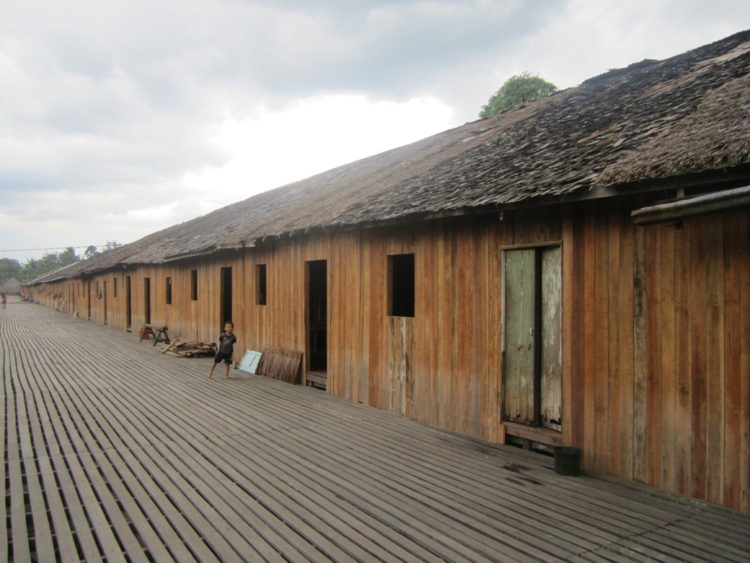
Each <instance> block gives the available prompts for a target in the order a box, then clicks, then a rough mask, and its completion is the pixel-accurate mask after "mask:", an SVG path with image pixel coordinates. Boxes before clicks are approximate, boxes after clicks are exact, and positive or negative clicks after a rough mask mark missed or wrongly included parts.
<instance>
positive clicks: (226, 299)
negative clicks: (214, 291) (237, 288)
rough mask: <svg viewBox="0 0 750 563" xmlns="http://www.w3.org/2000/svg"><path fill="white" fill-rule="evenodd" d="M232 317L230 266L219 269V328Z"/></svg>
mask: <svg viewBox="0 0 750 563" xmlns="http://www.w3.org/2000/svg"><path fill="white" fill-rule="evenodd" d="M232 320H234V319H233V317H232V268H222V269H221V328H222V329H223V328H224V323H226V322H228V321H232Z"/></svg>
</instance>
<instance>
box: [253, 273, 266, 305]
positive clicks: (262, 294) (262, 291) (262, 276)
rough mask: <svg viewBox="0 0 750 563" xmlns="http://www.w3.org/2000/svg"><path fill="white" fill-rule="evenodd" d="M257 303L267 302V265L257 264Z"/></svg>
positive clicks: (263, 303)
mask: <svg viewBox="0 0 750 563" xmlns="http://www.w3.org/2000/svg"><path fill="white" fill-rule="evenodd" d="M255 303H257V304H258V305H265V304H266V265H265V264H257V265H256V266H255Z"/></svg>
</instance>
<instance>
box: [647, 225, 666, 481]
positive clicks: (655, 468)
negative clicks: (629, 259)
mask: <svg viewBox="0 0 750 563" xmlns="http://www.w3.org/2000/svg"><path fill="white" fill-rule="evenodd" d="M662 228H663V227H662V226H656V227H646V229H645V230H646V302H647V303H648V306H647V309H646V334H647V341H646V342H647V344H646V345H647V350H646V358H647V375H646V377H647V399H646V405H647V406H646V409H647V411H646V482H647V483H649V484H651V485H654V486H656V487H658V486H659V485H660V482H661V466H662V449H663V448H662V443H661V428H662V400H663V397H662V377H661V375H662V374H661V361H660V360H661V340H660V338H659V324H660V314H661V307H660V298H661V293H660V289H661V283H660V281H661V267H660V266H661V261H662V259H663V256H662V253H661V251H662V245H661V244H659V242H660V241H659V233H660V229H662Z"/></svg>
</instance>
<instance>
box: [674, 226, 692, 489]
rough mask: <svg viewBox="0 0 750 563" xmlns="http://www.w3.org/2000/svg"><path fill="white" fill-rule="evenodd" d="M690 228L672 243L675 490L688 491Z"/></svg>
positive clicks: (679, 231)
mask: <svg viewBox="0 0 750 563" xmlns="http://www.w3.org/2000/svg"><path fill="white" fill-rule="evenodd" d="M691 233H692V231H691V229H689V228H680V229H679V230H678V231H677V232H676V233H675V234H676V240H675V284H674V285H675V310H676V312H675V339H676V343H675V346H676V349H677V352H676V362H675V393H676V398H675V406H674V424H675V439H674V490H675V492H677V493H679V494H688V493H689V491H690V419H691V403H690V387H691V386H690V372H691V370H692V366H691V358H690V324H691V319H690V311H689V308H690V280H691V278H692V277H693V271H692V254H691V247H692V242H691Z"/></svg>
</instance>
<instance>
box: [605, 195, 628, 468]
mask: <svg viewBox="0 0 750 563" xmlns="http://www.w3.org/2000/svg"><path fill="white" fill-rule="evenodd" d="M607 210H608V213H609V214H610V222H609V229H608V234H607V239H608V240H607V244H608V249H607V262H608V264H607V271H608V272H609V276H608V278H607V311H608V315H607V333H608V334H609V342H608V350H607V358H608V366H607V373H608V378H607V380H608V381H607V384H608V391H607V396H608V397H609V407H608V411H609V428H608V432H609V439H608V442H609V455H608V456H607V471H608V472H609V473H612V474H615V475H618V474H619V473H620V470H621V466H622V459H621V457H620V456H621V453H622V445H621V443H620V438H621V425H622V424H625V423H626V420H627V419H628V418H630V417H629V416H623V411H622V407H623V405H622V402H621V399H622V394H621V386H622V385H623V381H622V373H623V371H624V370H623V367H624V366H623V365H622V364H623V361H622V358H621V356H620V352H621V344H620V343H621V340H622V333H623V332H627V326H628V325H627V324H626V323H625V319H624V318H623V317H622V316H621V315H622V310H621V308H620V307H619V304H620V301H621V292H622V286H623V285H625V286H627V285H628V283H627V280H623V279H622V276H621V272H620V262H621V257H620V250H621V244H620V234H621V230H622V221H623V216H622V213H618V210H617V208H616V207H615V206H614V205H608V206H607Z"/></svg>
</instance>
